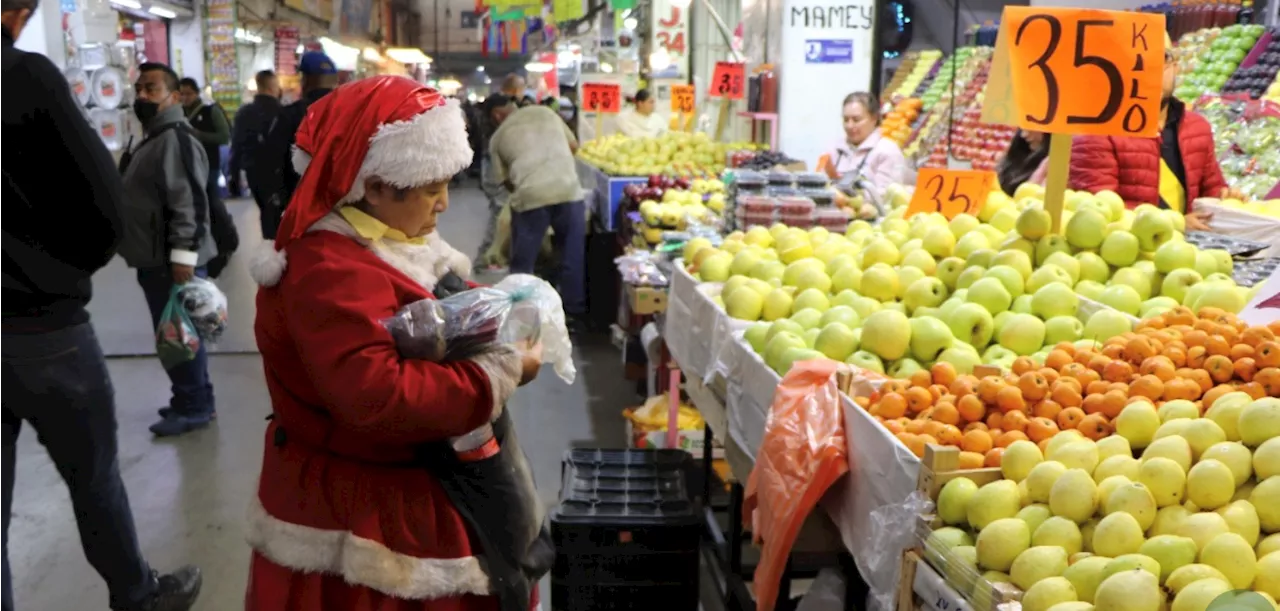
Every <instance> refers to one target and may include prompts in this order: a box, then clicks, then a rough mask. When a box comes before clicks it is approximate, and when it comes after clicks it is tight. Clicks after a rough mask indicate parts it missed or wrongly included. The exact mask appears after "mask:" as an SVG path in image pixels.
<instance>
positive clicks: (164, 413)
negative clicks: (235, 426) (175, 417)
mask: <svg viewBox="0 0 1280 611" xmlns="http://www.w3.org/2000/svg"><path fill="white" fill-rule="evenodd" d="M156 413H157V414H160V417H161V418H168V417H169V414H173V413H176V412H174V411H173V408H172V407H162V408H160V409H158V410H156ZM209 419H210V420H217V419H218V410H216V409H215V410H213V413H212V414H210V415H209Z"/></svg>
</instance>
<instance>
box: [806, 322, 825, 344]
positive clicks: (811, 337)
mask: <svg viewBox="0 0 1280 611" xmlns="http://www.w3.org/2000/svg"><path fill="white" fill-rule="evenodd" d="M821 332H822V329H818V328H816V327H815V328H813V329H805V330H804V346H805V347H806V348H812V347H813V344H814V342H816V341H818V334H819V333H821Z"/></svg>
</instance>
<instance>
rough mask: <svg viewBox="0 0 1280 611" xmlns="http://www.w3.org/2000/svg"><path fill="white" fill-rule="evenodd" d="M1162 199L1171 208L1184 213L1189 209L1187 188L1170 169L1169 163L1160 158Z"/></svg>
mask: <svg viewBox="0 0 1280 611" xmlns="http://www.w3.org/2000/svg"><path fill="white" fill-rule="evenodd" d="M1159 189H1160V201H1162V202H1164V204H1165V205H1166V206H1168V207H1169V209H1170V210H1175V211H1177V212H1181V213H1183V214H1185V213H1186V211H1187V190H1186V189H1185V188H1183V186H1182V183H1181V182H1178V176H1177V175H1176V174H1174V173H1173V170H1171V169H1169V164H1167V163H1165V162H1164V159H1163V158H1161V159H1160V187H1159Z"/></svg>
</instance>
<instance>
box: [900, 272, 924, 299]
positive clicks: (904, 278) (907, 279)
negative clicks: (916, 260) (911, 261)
mask: <svg viewBox="0 0 1280 611" xmlns="http://www.w3.org/2000/svg"><path fill="white" fill-rule="evenodd" d="M928 276H929V275H928V274H926V273H924V270H922V269H920V268H918V267H905V266H899V267H898V294H897V298H898V299H902V298H903V297H905V296H906V294H907V287H909V286H911V284H912V283H914V282H915V281H916V280H919V279H921V278H927V277H928Z"/></svg>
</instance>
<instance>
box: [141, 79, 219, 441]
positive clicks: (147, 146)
mask: <svg viewBox="0 0 1280 611" xmlns="http://www.w3.org/2000/svg"><path fill="white" fill-rule="evenodd" d="M134 90H135V91H136V92H137V99H136V100H135V101H134V103H133V110H134V112H135V113H136V114H137V115H138V120H139V121H141V122H142V126H143V130H144V132H145V134H146V137H145V138H144V139H143V140H142V142H141V143H139V144H138V145H137V146H135V147H134V148H133V150H131V151H130V152H129V153H128V154H127V157H126V159H124V160H122V161H121V165H122V166H123V167H122V171H123V172H124V188H125V200H124V208H123V210H124V213H123V215H122V216H123V221H124V236H123V239H122V240H121V242H120V256H122V257H124V260H125V261H126V262H127V263H128V264H129V266H130V267H133V268H137V270H138V284H140V285H141V286H142V293H143V295H144V296H145V297H146V299H147V307H148V308H150V310H151V322H152V325H158V324H159V322H160V317H161V316H162V315H163V312H164V307H165V304H166V303H168V301H169V298H170V295H171V293H172V291H173V289H174V288H175V287H177V286H181V285H183V284H186V283H187V282H189V281H190V280H191V279H192V278H194V277H196V276H200V277H204V276H205V275H206V269H205V266H206V265H207V264H208V263H209V261H210V260H212V259H213V258H214V256H216V255H217V254H218V249H217V247H216V246H215V245H214V241H213V238H212V236H211V235H210V233H209V208H210V205H209V199H208V198H209V193H208V190H207V189H206V188H205V184H206V182H205V181H207V180H208V178H209V166H208V163H207V159H206V158H205V151H204V147H203V146H202V145H201V144H200V143H199V142H198V141H197V140H196V138H195V136H194V134H193V133H192V129H191V125H190V124H188V123H187V119H186V115H185V114H184V113H183V109H182V105H181V104H180V103H179V101H178V75H177V74H175V73H174V71H173V70H172V69H170V68H169V67H168V66H166V65H164V64H157V63H144V64H142V65H141V66H139V67H138V82H137V83H135V84H134ZM167 373H168V374H169V381H170V382H171V383H172V385H173V396H172V398H171V399H170V401H169V406H168V407H167V408H164V409H161V410H160V416H161V420H160V422H157V423H155V424H153V425H151V432H152V433H154V434H155V435H156V436H158V437H165V436H169V435H181V434H183V433H186V432H188V431H191V430H194V429H198V428H203V427H205V426H208V424H209V421H210V420H212V419H213V418H214V400H213V384H212V383H211V382H210V380H209V355H208V353H207V352H206V349H205V345H204V342H201V343H200V348H199V350H197V351H196V355H195V358H193V359H192V360H190V361H187V362H185V363H182V364H180V365H176V366H174V367H172V368H170V369H169V370H168V371H167Z"/></svg>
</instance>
